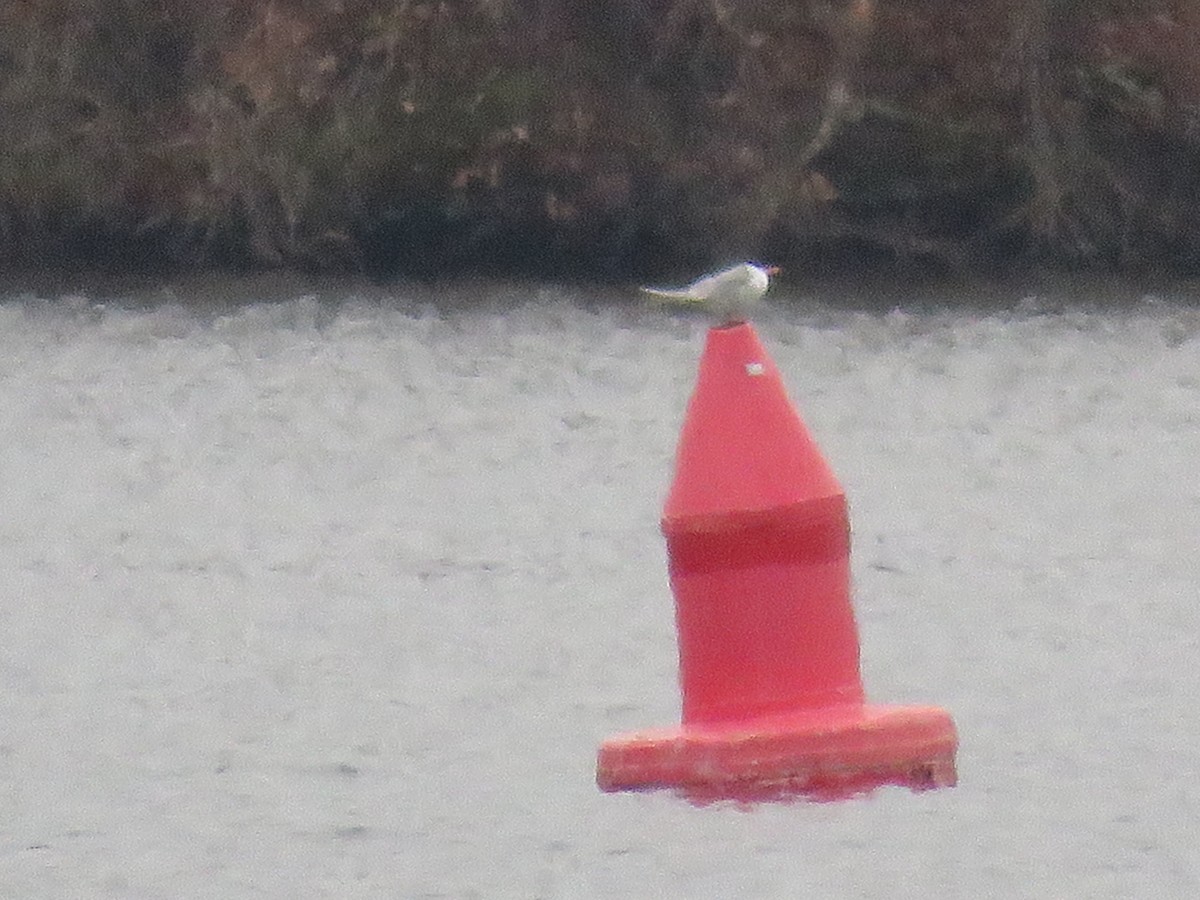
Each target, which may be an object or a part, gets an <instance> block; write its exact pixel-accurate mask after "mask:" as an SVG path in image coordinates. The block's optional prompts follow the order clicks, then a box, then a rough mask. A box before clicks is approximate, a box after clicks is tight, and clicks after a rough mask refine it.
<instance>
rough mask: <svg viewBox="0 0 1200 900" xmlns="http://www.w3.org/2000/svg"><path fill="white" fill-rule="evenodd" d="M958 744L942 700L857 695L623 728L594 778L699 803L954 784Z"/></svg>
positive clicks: (608, 785)
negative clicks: (898, 701)
mask: <svg viewBox="0 0 1200 900" xmlns="http://www.w3.org/2000/svg"><path fill="white" fill-rule="evenodd" d="M957 746H958V736H957V733H956V732H955V729H954V721H953V720H952V719H951V717H950V714H949V713H948V712H946V711H945V710H943V709H939V708H936V707H922V706H872V705H869V704H868V705H861V706H860V705H855V706H848V707H845V708H841V707H835V708H827V709H820V710H813V711H806V712H801V713H791V714H786V715H782V716H772V717H764V718H760V719H754V720H750V721H739V722H736V723H730V724H728V725H723V724H716V725H704V726H699V727H698V726H695V725H691V726H688V725H684V726H681V727H678V728H664V729H655V730H648V731H637V732H632V733H629V734H624V735H618V736H617V737H614V738H611V739H609V740H607V741H605V742H604V743H603V744H602V745H601V746H600V752H599V755H598V759H597V766H596V782H597V784H598V785H599V786H600V789H601V790H604V791H642V790H654V789H661V788H667V789H673V790H675V791H677V792H679V793H680V794H682V795H683V796H685V797H687V798H688V799H690V800H692V801H693V802H697V803H707V802H715V801H718V800H735V801H742V802H756V801H770V800H780V799H787V798H792V797H794V798H796V799H808V800H838V799H843V798H846V797H851V796H854V795H855V794H860V793H865V792H867V791H870V790H872V789H874V788H877V787H882V786H884V785H900V786H903V787H908V788H911V789H912V790H914V791H921V790H929V789H932V788H939V787H952V786H953V785H954V784H955V783H956V782H957V778H958V776H957V772H956V769H955V763H954V757H955V750H956V749H957Z"/></svg>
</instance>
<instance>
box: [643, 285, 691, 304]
mask: <svg viewBox="0 0 1200 900" xmlns="http://www.w3.org/2000/svg"><path fill="white" fill-rule="evenodd" d="M642 293H643V294H649V295H650V296H651V297H653V298H654V299H655V300H661V301H664V302H666V303H703V302H704V297H697V296H696V295H695V294H693V293H692V289H691V288H681V289H677V290H674V289H670V288H652V287H644V288H642Z"/></svg>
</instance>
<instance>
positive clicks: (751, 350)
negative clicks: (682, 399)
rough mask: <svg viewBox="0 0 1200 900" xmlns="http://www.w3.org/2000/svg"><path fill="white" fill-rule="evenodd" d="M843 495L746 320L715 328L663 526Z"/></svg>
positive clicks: (723, 519) (715, 520) (730, 519)
mask: <svg viewBox="0 0 1200 900" xmlns="http://www.w3.org/2000/svg"><path fill="white" fill-rule="evenodd" d="M842 496H843V492H842V487H841V485H840V484H839V483H838V480H837V478H836V476H834V474H833V470H832V469H830V467H829V465H828V463H826V461H825V459H824V457H822V456H821V453H820V451H819V450H818V449H817V446H816V444H815V443H814V442H813V439H812V437H811V436H810V435H809V433H808V430H807V429H806V428H805V427H804V423H803V422H802V421H801V419H800V417H799V416H798V415H797V414H796V411H795V409H794V408H793V407H792V404H791V402H790V401H789V400H788V395H787V390H786V389H785V388H784V385H783V380H782V379H781V378H780V375H779V370H778V369H777V368H776V367H775V363H774V362H773V361H772V359H771V358H770V356H768V355H767V352H766V350H765V349H763V346H762V344H761V343H760V342H759V340H758V336H757V335H756V334H755V332H754V329H753V328H752V327H751V326H750V325H749V324H747V323H745V322H742V323H739V324H737V325H732V326H726V327H723V328H712V329H710V330H709V332H708V340H707V344H706V346H705V349H704V355H703V357H702V358H701V361H700V374H699V376H698V378H697V381H696V388H695V390H694V392H693V393H692V398H691V401H690V402H689V404H688V409H687V414H686V416H685V418H684V423H683V430H682V432H681V434H680V438H679V446H678V450H677V452H676V459H675V480H674V482H673V483H672V485H671V490H670V493H669V494H668V496H667V501H666V506H665V508H664V510H663V527H664V530H666V531H667V532H670V531H672V530H675V529H689V530H691V529H704V528H705V527H712V526H728V525H732V524H735V523H738V522H740V521H742V520H744V519H747V518H755V517H756V516H760V515H761V514H763V513H768V514H769V513H771V512H773V511H780V510H787V509H790V508H792V507H794V506H796V505H797V504H803V503H809V504H811V503H814V502H817V503H820V502H821V501H826V502H828V503H836V502H838V500H837V498H840V497H842Z"/></svg>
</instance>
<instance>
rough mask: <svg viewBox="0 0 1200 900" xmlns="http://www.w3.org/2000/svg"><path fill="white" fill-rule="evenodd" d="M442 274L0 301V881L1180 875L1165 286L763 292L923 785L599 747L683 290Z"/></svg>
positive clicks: (595, 887)
mask: <svg viewBox="0 0 1200 900" xmlns="http://www.w3.org/2000/svg"><path fill="white" fill-rule="evenodd" d="M481 290H482V291H483V297H482V300H483V302H481V303H475V304H474V305H473V303H472V302H468V301H478V300H479V299H480V297H479V296H472V297H470V298H467V297H462V298H457V299H459V300H461V302H456V298H455V297H454V296H449V295H448V296H444V297H436V296H435V297H431V293H430V292H429V291H423V292H421V293H419V294H418V293H415V292H406V291H405V290H403V289H399V288H397V289H395V290H394V291H381V292H379V291H377V292H375V293H372V294H370V295H367V294H365V293H362V294H356V293H355V292H354V291H353V290H351V289H350V288H347V289H346V290H345V291H344V292H342V293H340V294H339V293H337V292H336V291H335V292H334V294H333V295H331V296H328V297H324V298H322V299H320V300H318V299H316V298H314V297H304V296H295V297H292V298H290V299H284V300H282V301H279V300H276V301H273V302H266V301H263V300H260V299H259V298H257V297H256V296H255V295H254V294H253V293H251V292H249V291H248V290H246V291H245V292H243V290H242V289H241V288H239V286H238V284H237V283H233V284H230V285H225V286H224V287H222V288H220V289H219V290H217V292H216V293H217V294H218V295H220V298H221V299H222V300H223V302H221V303H205V304H201V305H199V306H195V305H190V304H188V303H184V302H171V301H169V300H161V298H160V299H159V300H157V301H156V302H154V303H151V304H136V305H135V304H130V303H127V302H124V303H123V302H116V301H119V300H120V299H121V298H114V297H106V296H102V295H99V294H96V295H84V296H80V297H75V298H66V299H63V298H54V300H53V302H50V301H49V300H47V299H45V298H39V297H33V296H20V295H13V296H10V297H9V298H8V299H7V300H5V301H3V302H2V303H0V428H2V431H3V441H2V442H0V585H2V586H3V596H2V597H0V811H2V815H0V897H4V898H9V897H11V898H71V897H78V898H96V897H119V898H185V897H188V898H190V897H196V898H199V897H206V898H207V897H220V898H241V897H269V898H300V897H305V898H307V897H329V898H356V897H381V898H382V897H405V898H408V897H413V898H418V897H424V898H434V897H446V898H469V897H514V898H527V897H528V898H532V897H545V898H552V897H553V898H557V897H564V898H571V897H580V898H589V897H597V898H617V897H621V898H625V897H641V898H648V897H839V898H840V897H862V898H895V897H1030V898H1035V897H1036V898H1045V897H1088V898H1100V897H1107V898H1128V897H1156V898H1162V897H1180V898H1184V897H1193V896H1197V895H1200V849H1198V847H1200V844H1198V843H1197V835H1198V834H1200V749H1198V748H1200V713H1197V706H1198V703H1200V665H1197V659H1198V654H1197V650H1198V635H1200V603H1198V597H1197V588H1198V586H1200V562H1198V554H1197V538H1198V536H1200V529H1198V527H1197V523H1198V521H1200V312H1197V311H1196V310H1195V309H1191V308H1187V307H1182V306H1174V305H1170V304H1163V303H1155V302H1152V301H1146V302H1143V303H1141V304H1140V305H1138V306H1137V307H1136V308H1135V309H1133V310H1132V311H1112V310H1107V311H1092V312H1087V311H1070V310H1067V311H1057V312H1055V311H1049V312H1038V311H1037V309H1036V306H1034V305H1029V304H1027V305H1026V307H1024V308H1022V309H1020V310H1018V311H1015V312H1013V311H1010V312H994V313H984V312H980V311H973V312H960V313H954V312H944V311H943V312H938V311H929V312H923V313H903V312H892V313H882V312H880V313H869V314H868V313H862V312H843V311H838V310H836V309H833V308H831V307H829V306H826V305H823V304H822V303H820V302H819V300H818V299H814V298H812V297H807V298H797V299H799V300H803V302H796V303H794V304H789V303H787V302H777V304H776V307H775V308H774V309H773V310H770V311H768V312H767V313H765V314H764V317H763V318H762V320H761V321H760V322H759V323H758V330H759V334H760V336H761V338H762V340H763V343H764V344H765V345H766V347H767V348H768V350H769V351H770V352H771V354H772V355H773V357H774V358H775V361H776V362H777V363H778V365H779V367H780V369H781V371H782V372H783V374H784V378H785V381H786V382H787V384H788V386H789V389H790V391H791V393H792V396H793V398H794V400H795V401H796V404H797V406H798V408H799V409H800V411H801V413H802V415H803V416H804V418H805V420H806V422H807V423H808V425H809V428H810V429H811V430H812V432H813V434H814V436H815V437H816V438H817V440H818V442H819V443H820V445H821V447H822V449H823V450H824V452H825V454H826V456H827V457H828V459H829V460H830V462H831V464H832V465H833V467H834V469H835V471H836V472H837V473H838V475H839V477H840V478H841V479H842V482H843V484H844V485H845V487H846V490H847V494H848V496H849V499H850V503H851V510H852V519H853V527H854V542H855V550H854V557H853V563H854V573H855V579H856V609H857V614H858V618H859V624H860V628H861V632H862V649H863V670H864V678H865V681H866V687H867V691H868V694H869V695H870V696H871V698H872V699H873V700H875V701H879V702H894V703H908V702H913V703H932V704H937V705H941V706H945V707H947V708H948V709H950V710H951V712H952V713H953V714H954V716H955V719H956V722H957V724H958V728H959V731H960V736H961V742H962V743H961V749H960V754H959V775H960V784H959V786H958V787H957V788H955V789H953V790H945V791H938V792H931V793H925V794H912V793H909V792H907V791H904V790H901V789H894V788H888V789H884V790H881V791H878V792H876V793H875V794H873V795H871V796H869V797H866V798H860V799H856V800H853V801H850V802H845V803H839V804H825V805H821V804H803V803H798V804H790V805H765V806H758V807H754V808H749V809H747V808H740V807H737V806H734V805H721V804H718V805H714V806H708V807H703V808H696V807H693V806H691V805H689V804H687V803H685V802H683V801H681V800H680V799H678V798H676V797H674V796H672V795H671V794H667V793H660V794H645V795H604V794H601V793H599V792H598V791H597V790H596V788H595V785H594V782H593V777H594V765H595V751H596V748H597V746H598V744H599V743H600V742H601V741H602V740H603V739H604V738H605V737H608V736H610V735H612V734H615V733H617V732H620V731H625V730H630V729H637V728H642V727H647V726H655V725H668V724H672V723H674V722H676V721H677V718H678V696H677V687H676V680H675V678H676V673H675V662H676V659H675V643H674V641H675V637H674V631H673V610H672V600H671V596H670V593H669V590H668V587H667V583H666V574H665V553H664V548H663V543H662V539H661V537H660V535H659V532H658V516H659V511H660V504H661V501H662V499H663V496H664V493H665V490H666V487H667V485H668V483H669V480H670V476H671V461H672V455H673V451H674V445H675V439H676V436H677V433H678V428H679V425H680V421H681V417H682V413H683V408H684V405H685V403H686V401H687V397H688V395H689V393H690V391H691V387H692V382H693V378H694V376H695V369H696V363H697V360H698V357H699V353H700V350H701V347H702V345H703V339H704V322H703V321H702V320H698V319H694V318H688V317H680V316H672V315H669V314H668V313H666V312H663V311H661V310H650V309H640V308H638V307H636V306H634V305H632V304H630V303H628V302H613V303H603V302H596V297H595V296H594V295H591V296H583V295H581V294H579V293H578V292H573V291H572V290H569V289H561V288H558V289H556V288H520V287H496V288H492V289H483V288H479V287H476V288H473V289H472V291H475V292H476V294H478V292H479V291H481ZM780 299H781V301H786V300H787V298H786V297H783V298H780ZM1014 299H1015V298H1014ZM431 300H437V301H439V302H437V303H434V302H431Z"/></svg>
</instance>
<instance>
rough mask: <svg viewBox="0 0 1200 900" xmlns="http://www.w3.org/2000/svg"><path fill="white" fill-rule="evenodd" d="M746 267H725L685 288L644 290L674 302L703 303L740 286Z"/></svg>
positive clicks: (647, 288)
mask: <svg viewBox="0 0 1200 900" xmlns="http://www.w3.org/2000/svg"><path fill="white" fill-rule="evenodd" d="M744 269H745V266H734V267H733V268H732V269H724V270H723V271H720V272H715V273H713V274H712V275H707V276H705V277H704V278H701V279H700V280H699V281H696V282H693V283H692V284H690V285H688V286H687V287H685V288H651V287H644V288H642V291H643V292H644V293H647V294H649V295H650V296H652V297H657V298H658V299H660V300H667V301H670V302H672V303H703V302H704V301H705V300H712V299H714V298H715V297H718V296H720V295H721V294H723V293H725V292H728V291H730V290H733V289H736V288H738V287H740V286H741V283H742V282H744V281H745V280H746V279H745V272H744V271H743V270H744Z"/></svg>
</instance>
